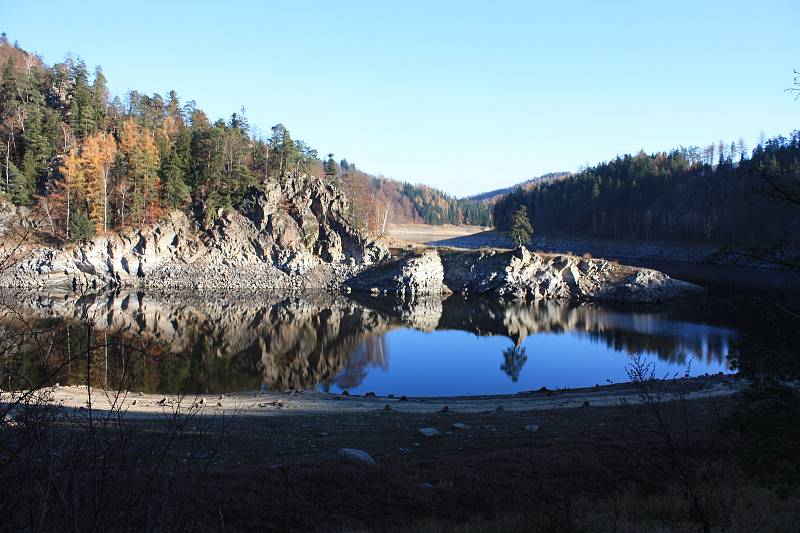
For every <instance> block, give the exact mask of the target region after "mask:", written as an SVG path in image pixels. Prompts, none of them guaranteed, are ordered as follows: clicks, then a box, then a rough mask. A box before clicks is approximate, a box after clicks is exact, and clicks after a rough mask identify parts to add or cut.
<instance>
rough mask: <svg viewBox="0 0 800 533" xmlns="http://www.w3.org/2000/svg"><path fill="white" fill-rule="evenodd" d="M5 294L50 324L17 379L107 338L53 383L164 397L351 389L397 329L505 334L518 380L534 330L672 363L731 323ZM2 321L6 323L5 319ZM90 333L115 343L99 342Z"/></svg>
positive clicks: (343, 302)
mask: <svg viewBox="0 0 800 533" xmlns="http://www.w3.org/2000/svg"><path fill="white" fill-rule="evenodd" d="M6 300H7V303H12V302H13V303H14V305H16V306H17V307H19V308H20V309H25V310H26V313H27V314H31V315H32V316H35V317H36V320H38V321H40V322H41V323H42V324H43V327H44V325H46V326H47V327H46V328H44V329H46V330H47V331H48V335H50V336H49V337H44V336H42V337H40V338H39V339H38V340H37V342H38V343H39V344H40V345H41V344H47V345H50V346H56V347H58V349H44V350H42V349H41V346H39V345H37V346H28V347H26V346H20V347H18V348H17V349H15V350H13V357H16V358H17V363H16V364H17V368H19V371H20V373H21V374H24V375H30V376H33V375H35V374H36V373H37V372H40V371H41V369H42V368H44V367H46V366H47V365H49V366H50V367H51V368H52V367H53V366H54V365H57V364H59V361H57V360H56V359H57V357H56V356H55V355H53V356H51V357H49V359H48V360H42V358H41V356H40V355H35V354H41V353H51V354H58V353H60V352H62V351H66V353H67V354H69V353H72V354H76V353H77V354H80V353H85V352H86V350H87V346H88V345H90V344H96V345H105V346H106V348H105V349H104V350H102V353H97V352H98V351H97V350H94V351H92V361H91V364H88V362H85V361H84V362H81V361H80V360H75V361H71V363H70V365H69V366H68V368H66V369H65V370H64V372H63V376H59V380H61V382H62V383H81V382H85V379H86V368H87V367H88V368H89V371H90V374H91V376H90V380H91V382H92V384H93V385H98V386H99V385H103V384H104V383H106V382H108V381H109V379H113V378H114V376H115V375H119V373H121V372H126V373H127V374H128V375H133V376H134V378H135V380H134V386H135V387H138V388H140V389H144V390H149V391H162V392H164V393H167V392H187V393H189V392H222V391H235V390H244V389H257V388H259V386H260V385H263V386H265V387H266V388H267V389H270V390H286V389H308V388H312V387H315V386H318V385H321V386H323V387H328V386H331V385H333V384H336V385H338V386H339V387H341V388H346V389H351V388H356V387H358V386H359V385H360V384H361V383H362V382H363V380H364V378H365V376H366V375H367V373H368V372H369V369H370V368H371V367H376V366H380V367H383V368H387V366H388V355H387V353H386V343H385V339H384V335H385V334H386V333H387V332H389V331H391V330H392V329H394V328H397V327H413V328H418V329H421V330H423V331H431V330H434V329H438V330H443V329H456V330H462V331H470V332H473V333H476V334H478V335H503V336H506V337H509V338H510V339H512V340H513V341H514V343H515V346H514V347H511V348H509V349H507V350H504V352H503V359H504V362H503V365H502V367H501V368H502V370H503V372H505V373H506V374H508V376H509V377H511V379H512V380H514V381H516V380H517V379H519V375H520V373H521V371H522V368H523V366H524V365H525V363H526V360H527V354H526V353H525V350H524V348H522V346H521V345H522V342H523V341H524V339H525V338H526V337H528V336H531V335H536V334H540V333H565V332H571V333H578V334H582V335H586V336H587V337H588V338H590V339H592V340H594V341H595V342H600V343H604V344H606V345H607V346H608V347H611V348H614V349H616V350H623V351H627V352H631V353H640V352H646V353H655V354H658V356H659V357H660V358H661V359H665V360H668V361H670V362H672V363H677V364H684V363H685V362H686V361H687V360H688V359H689V358H690V357H693V358H695V359H697V360H700V359H701V358H702V356H703V355H705V357H706V358H707V360H709V361H714V360H716V361H721V360H722V357H723V355H724V352H725V351H727V347H728V346H729V345H730V344H731V337H732V336H733V333H732V331H731V330H727V329H724V328H719V327H714V326H702V325H698V323H699V322H701V321H705V320H706V319H707V318H708V316H709V315H708V314H703V312H704V308H703V307H702V304H698V303H697V302H689V301H687V302H685V303H682V304H680V305H668V306H658V307H651V308H638V309H634V310H631V309H627V310H626V309H619V308H614V307H611V306H602V307H600V306H594V305H578V306H568V305H558V304H554V303H552V302H541V301H540V302H534V303H529V304H523V303H507V302H502V301H496V300H494V301H492V300H487V299H484V298H463V297H460V296H452V297H450V298H447V299H446V300H444V301H441V300H439V299H437V300H435V301H428V300H424V299H423V300H415V301H412V302H408V301H407V302H403V303H402V305H398V304H397V302H394V301H393V300H387V299H381V298H366V299H359V300H358V301H354V300H350V299H345V298H342V297H336V296H330V295H328V296H309V297H304V298H280V299H271V300H270V299H269V297H267V298H266V299H265V300H258V299H256V298H249V299H243V298H241V297H237V296H235V295H233V296H224V295H223V296H219V297H208V296H205V297H203V298H200V297H199V296H195V297H192V296H191V295H189V296H178V297H174V296H171V297H166V298H164V297H158V296H155V297H153V296H147V295H145V294H142V293H116V294H114V293H112V294H98V295H88V296H82V297H79V298H76V297H75V296H74V295H73V294H71V293H66V294H62V295H57V296H47V295H42V294H33V295H14V296H13V297H11V298H7V299H6ZM86 324H94V326H93V327H92V328H87V326H86ZM0 327H3V328H13V327H14V325H13V324H12V323H9V322H8V321H4V322H3V324H2V326H0ZM98 335H103V336H107V338H108V339H109V340H110V341H111V340H113V342H109V343H105V342H98V341H97V340H96V338H97V336H98ZM103 340H105V337H104V338H103ZM145 347H146V348H147V350H146V351H147V354H148V357H147V358H146V359H145V360H135V361H134V360H132V359H131V357H130V353H131V352H132V351H134V350H135V351H138V352H142V351H144V350H143V348H145ZM7 353H10V352H8V351H7ZM401 355H402V354H401ZM65 360H66V359H65ZM43 365H44V366H43ZM37 369H38V370H37ZM40 373H41V372H40ZM115 373H116V374H115Z"/></svg>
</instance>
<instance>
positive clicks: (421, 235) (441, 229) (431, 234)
mask: <svg viewBox="0 0 800 533" xmlns="http://www.w3.org/2000/svg"><path fill="white" fill-rule="evenodd" d="M485 229H486V228H484V227H482V226H455V225H453V224H444V225H441V226H432V225H429V224H387V225H386V237H388V238H389V239H390V240H391V241H394V242H393V244H395V245H399V244H402V242H410V243H416V244H425V243H428V242H431V241H440V240H446V239H452V238H456V237H464V236H466V235H472V234H475V233H480V232H482V231H484V230H485Z"/></svg>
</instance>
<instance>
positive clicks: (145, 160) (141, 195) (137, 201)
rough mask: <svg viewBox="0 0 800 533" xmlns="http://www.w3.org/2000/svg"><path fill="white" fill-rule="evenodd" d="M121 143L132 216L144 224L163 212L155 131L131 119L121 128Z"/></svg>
mask: <svg viewBox="0 0 800 533" xmlns="http://www.w3.org/2000/svg"><path fill="white" fill-rule="evenodd" d="M119 146H120V150H121V151H122V154H123V155H124V156H125V163H126V165H125V177H124V181H125V182H126V189H127V190H130V191H131V194H130V213H131V217H132V218H133V220H135V221H140V222H142V223H143V222H147V221H150V220H152V219H153V218H155V217H156V216H157V215H158V213H159V212H160V203H159V195H160V192H161V179H160V178H159V176H158V166H159V164H160V157H159V153H158V148H157V147H156V143H155V140H154V138H153V134H152V133H151V132H150V131H149V130H147V129H145V128H143V127H142V126H140V125H139V124H137V123H136V122H135V121H134V120H132V119H128V120H126V121H125V122H124V123H123V124H122V128H121V129H120V141H119ZM123 210H124V205H123ZM123 220H124V214H123Z"/></svg>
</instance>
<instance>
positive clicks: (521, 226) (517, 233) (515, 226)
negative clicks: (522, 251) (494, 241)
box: [511, 205, 533, 246]
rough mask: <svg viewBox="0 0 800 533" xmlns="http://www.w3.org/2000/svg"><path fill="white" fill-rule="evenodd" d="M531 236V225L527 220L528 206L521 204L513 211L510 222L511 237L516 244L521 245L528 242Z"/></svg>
mask: <svg viewBox="0 0 800 533" xmlns="http://www.w3.org/2000/svg"><path fill="white" fill-rule="evenodd" d="M532 236H533V226H532V225H531V223H530V221H529V220H528V208H527V207H525V206H524V205H522V206H520V207H519V209H517V210H516V211H515V212H514V216H513V218H512V222H511V238H512V239H513V240H514V242H516V243H517V245H519V246H522V245H523V244H530V242H531V237H532Z"/></svg>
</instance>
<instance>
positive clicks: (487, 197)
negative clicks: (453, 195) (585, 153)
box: [467, 172, 572, 204]
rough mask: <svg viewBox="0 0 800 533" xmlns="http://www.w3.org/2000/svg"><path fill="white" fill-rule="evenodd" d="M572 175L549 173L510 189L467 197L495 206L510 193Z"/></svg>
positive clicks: (567, 173) (568, 173)
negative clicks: (494, 204)
mask: <svg viewBox="0 0 800 533" xmlns="http://www.w3.org/2000/svg"><path fill="white" fill-rule="evenodd" d="M571 175H572V172H548V173H547V174H542V175H541V176H536V177H535V178H531V179H529V180H525V181H522V182H520V183H517V184H514V185H511V186H510V187H505V188H503V189H495V190H493V191H487V192H482V193H480V194H476V195H474V196H467V199H468V200H474V201H476V202H482V203H485V204H493V203H495V202H496V201H497V200H498V199H500V198H502V197H503V196H505V195H507V194H508V193H510V192H513V191H515V190H516V189H518V188H520V187H521V188H523V189H525V190H527V189H530V188H531V187H532V186H533V185H535V184H537V183H541V182H546V181H555V180H559V179H561V178H566V177H569V176H571Z"/></svg>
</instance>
